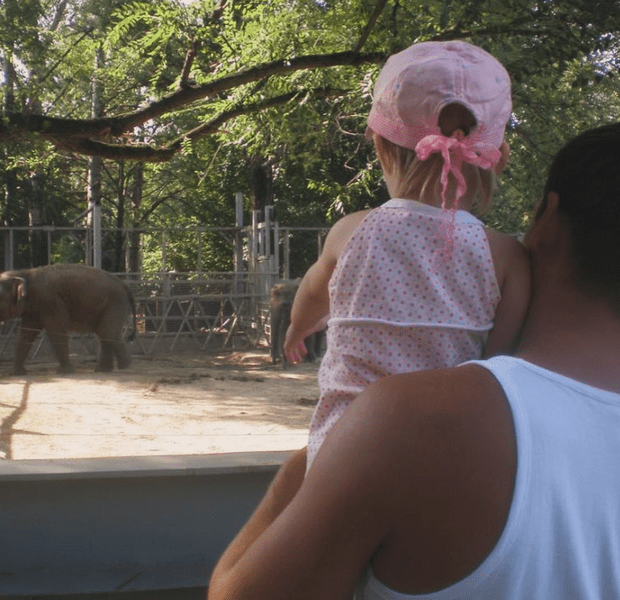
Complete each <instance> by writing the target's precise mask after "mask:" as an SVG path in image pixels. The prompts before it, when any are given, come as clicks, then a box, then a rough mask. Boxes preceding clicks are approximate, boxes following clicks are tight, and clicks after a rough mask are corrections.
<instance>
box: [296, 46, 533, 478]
mask: <svg viewBox="0 0 620 600" xmlns="http://www.w3.org/2000/svg"><path fill="white" fill-rule="evenodd" d="M510 112H511V98H510V79H509V77H508V74H507V73H506V71H505V69H504V68H503V67H502V65H501V64H500V63H499V62H498V61H497V60H496V59H495V58H493V57H492V56H491V55H490V54H488V53H487V52H485V51H484V50H482V49H480V48H477V47H476V46H472V45H471V44H468V43H466V42H426V43H420V44H414V45H413V46H411V47H410V48H408V49H406V50H404V51H402V52H400V53H398V54H395V55H394V56H392V57H390V59H389V60H388V61H387V63H386V65H385V66H384V68H383V69H382V71H381V73H380V75H379V78H378V80H377V83H376V86H375V90H374V96H373V105H372V109H371V111H370V115H369V117H368V129H367V137H370V138H371V139H372V140H373V142H374V145H375V149H376V152H377V155H378V157H379V161H380V163H381V167H382V169H383V175H384V178H385V181H386V184H387V187H388V191H389V192H390V196H391V200H389V201H388V202H387V203H385V204H383V205H382V206H380V207H378V208H376V209H374V210H370V211H361V212H358V213H354V214H351V215H348V216H346V217H344V218H343V219H341V220H340V221H338V222H337V223H336V224H335V225H334V227H333V228H332V229H331V230H330V232H329V234H328V236H327V239H326V241H325V245H324V248H323V252H322V253H321V256H320V257H319V259H318V261H317V262H316V263H315V264H314V265H312V267H310V269H309V270H308V272H307V273H306V275H305V276H304V278H303V280H302V282H301V284H300V287H299V290H298V292H297V295H296V297H295V301H294V304H293V308H292V312H291V325H290V327H289V330H288V332H287V335H286V340H285V344H284V349H285V352H286V353H287V357H288V359H289V361H290V362H293V363H295V362H299V361H300V360H301V358H302V357H303V355H304V354H305V347H304V344H303V340H304V338H305V337H306V336H307V335H309V333H311V332H313V331H316V330H318V329H320V328H322V327H323V326H324V325H325V323H327V324H328V330H327V351H326V353H325V356H324V357H323V360H322V362H321V367H320V370H319V387H320V391H321V396H320V399H319V404H318V406H317V408H316V411H315V414H314V417H313V419H312V423H311V426H310V436H309V442H308V462H307V467H308V468H310V465H311V464H312V461H313V460H314V457H315V455H316V453H317V451H318V449H319V447H320V445H321V443H322V442H323V439H324V438H325V435H326V434H327V433H328V431H329V429H330V428H331V426H332V425H333V424H334V423H335V422H336V421H337V420H338V418H339V417H340V416H341V415H342V413H343V412H344V410H345V408H346V407H347V406H348V404H349V403H350V402H351V401H352V400H353V399H354V398H355V396H356V395H357V394H358V393H359V392H361V391H362V390H363V389H364V388H365V387H366V386H367V385H368V384H369V383H371V382H373V381H375V380H377V379H378V378H380V377H383V376H385V375H390V374H395V373H403V372H408V371H415V370H420V369H437V368H443V367H450V366H455V365H458V364H460V363H462V362H464V361H467V360H472V359H479V358H481V356H482V355H483V354H485V355H487V356H490V355H494V354H500V353H507V352H510V350H511V349H512V347H513V345H514V344H515V342H516V338H517V335H518V332H519V329H520V327H521V324H522V322H523V320H524V317H525V312H526V309H527V304H528V300H529V276H530V270H529V261H528V257H527V253H526V251H525V249H524V248H523V246H522V245H521V244H520V243H519V242H518V241H517V240H515V239H514V238H511V237H510V236H507V235H504V234H501V233H498V232H496V231H492V230H489V229H486V228H485V227H484V226H483V225H482V223H481V222H480V221H479V220H478V219H477V218H476V217H474V216H472V215H471V214H470V212H469V211H470V210H472V209H474V208H475V209H477V211H478V212H479V213H481V212H485V211H487V210H488V209H489V208H490V204H491V200H492V194H493V191H494V184H495V175H496V174H499V173H501V171H502V169H503V167H504V166H505V164H506V162H507V160H508V153H509V149H508V146H507V144H506V143H505V142H504V141H503V136H504V130H505V127H506V123H507V122H508V119H509V117H510Z"/></svg>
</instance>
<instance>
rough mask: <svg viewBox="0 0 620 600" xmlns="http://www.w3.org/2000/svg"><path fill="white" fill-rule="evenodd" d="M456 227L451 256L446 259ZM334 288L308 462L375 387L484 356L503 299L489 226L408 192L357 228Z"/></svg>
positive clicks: (340, 263) (331, 287)
mask: <svg viewBox="0 0 620 600" xmlns="http://www.w3.org/2000/svg"><path fill="white" fill-rule="evenodd" d="M452 218H453V219H454V220H453V221H451V219H452ZM451 224H452V225H453V232H452V241H453V250H452V257H451V258H449V259H444V258H443V257H442V254H441V253H442V251H443V250H444V249H445V246H446V243H447V242H446V227H447V226H449V225H451ZM329 295H330V320H329V323H328V330H327V351H326V352H325V355H324V357H323V360H322V361H321V367H320V369H319V388H320V391H321V397H320V399H319V404H318V406H317V408H316V410H315V413H314V417H313V419H312V422H311V425H310V436H309V440H308V468H309V467H310V465H311V464H312V461H313V460H314V456H315V455H316V453H317V452H318V449H319V447H320V446H321V444H322V443H323V440H324V438H325V435H327V433H328V431H329V430H330V429H331V427H332V426H333V424H334V423H335V422H336V421H337V420H338V419H339V418H340V416H341V415H342V413H343V412H344V410H345V408H346V407H347V406H348V405H349V403H350V402H351V401H352V400H353V398H355V396H356V395H357V394H359V393H360V392H361V391H362V390H363V389H364V388H365V387H366V386H367V385H368V384H370V383H372V382H373V381H376V380H377V379H379V378H380V377H383V376H385V375H394V374H397V373H407V372H410V371H420V370H423V369H438V368H442V367H452V366H456V365H458V364H460V363H462V362H465V361H467V360H474V359H477V358H480V357H481V356H482V351H483V349H484V344H485V342H486V339H487V336H488V333H489V330H490V329H492V327H493V320H494V318H495V310H496V308H497V304H498V302H499V298H500V294H499V287H498V283H497V279H496V276H495V268H494V265H493V259H492V257H491V251H490V248H489V243H488V239H487V234H486V231H485V229H484V226H483V225H482V223H481V222H480V221H479V220H478V219H476V218H475V217H474V216H473V215H471V214H470V213H468V212H465V211H463V210H459V211H456V212H455V213H451V212H446V211H442V210H441V209H440V208H435V207H432V206H428V205H426V204H422V203H420V202H416V201H414V200H402V199H392V200H390V201H388V202H386V203H385V204H383V205H382V206H380V207H378V208H376V209H374V210H372V211H371V212H370V213H368V215H366V217H365V218H364V220H363V221H362V222H361V223H360V225H358V227H357V228H356V229H355V231H354V232H353V235H352V236H351V238H350V239H349V241H348V243H347V244H346V246H345V249H344V250H343V252H342V254H341V256H340V258H339V259H338V263H337V265H336V268H335V270H334V274H333V275H332V278H331V280H330V283H329Z"/></svg>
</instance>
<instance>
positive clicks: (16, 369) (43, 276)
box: [0, 264, 136, 375]
mask: <svg viewBox="0 0 620 600" xmlns="http://www.w3.org/2000/svg"><path fill="white" fill-rule="evenodd" d="M130 314H133V331H132V332H131V335H130V336H129V337H128V339H130V340H131V339H133V338H134V337H135V333H136V308H135V301H134V298H133V295H132V293H131V291H130V289H129V288H128V287H127V286H126V285H125V284H124V283H123V282H122V281H121V280H120V279H118V278H117V277H115V276H114V275H112V274H111V273H108V272H107V271H103V270H101V269H97V268H95V267H88V266H86V265H81V264H55V265H48V266H46V267H37V268H33V269H24V270H19V271H5V272H4V273H2V274H0V322H2V321H6V320H8V319H14V318H18V317H21V323H20V325H19V329H18V332H17V340H16V343H15V357H14V360H13V369H12V374H13V375H23V374H25V373H26V370H25V368H24V363H25V362H26V359H27V357H28V352H29V350H30V347H31V345H32V342H33V341H34V340H35V338H36V337H37V336H38V335H39V333H41V331H42V330H43V329H45V331H46V332H47V335H48V338H49V340H50V342H51V345H52V348H53V350H54V354H55V356H56V359H57V360H58V362H59V363H60V369H59V371H60V372H61V373H71V372H72V371H73V367H72V365H71V363H70V361H69V339H68V335H67V334H68V332H70V331H74V332H93V333H95V334H97V336H98V338H99V342H100V346H101V348H100V352H99V359H98V361H97V364H96V367H95V371H111V370H112V369H113V368H114V358H116V363H117V366H118V368H119V369H125V368H127V367H128V366H129V365H130V364H131V354H130V353H129V351H128V349H127V347H126V345H125V342H124V340H123V328H124V326H125V322H126V320H127V317H128V316H129V315H130Z"/></svg>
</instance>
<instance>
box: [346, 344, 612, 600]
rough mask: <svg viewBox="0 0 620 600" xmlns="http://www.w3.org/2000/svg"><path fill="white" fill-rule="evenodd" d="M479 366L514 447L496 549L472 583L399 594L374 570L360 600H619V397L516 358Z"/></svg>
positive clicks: (365, 581) (471, 577) (361, 589)
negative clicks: (492, 384) (505, 406)
mask: <svg viewBox="0 0 620 600" xmlns="http://www.w3.org/2000/svg"><path fill="white" fill-rule="evenodd" d="M476 364H479V365H481V366H483V367H485V368H486V369H488V370H489V371H491V373H493V375H494V376H495V377H496V378H497V380H498V381H499V383H500V384H501V386H502V388H503V389H504V392H505V394H506V398H507V399H508V403H509V405H510V409H511V411H512V417H513V420H514V425H515V433H516V440H517V473H516V482H515V490H514V495H513V499H512V504H511V507H510V511H509V515H508V520H507V523H506V527H505V529H504V531H503V533H502V535H501V537H500V539H499V541H498V543H497V545H496V546H495V548H494V549H493V550H492V552H491V554H490V555H489V556H488V557H487V559H486V560H485V561H484V562H483V563H482V564H481V565H480V566H479V567H478V568H477V569H476V570H475V571H474V572H473V573H471V574H470V575H469V576H468V577H466V578H465V579H463V580H461V581H460V582H458V583H456V584H454V585H452V586H450V587H448V588H446V589H444V590H441V591H437V592H435V593H432V594H422V595H408V594H400V593H397V592H395V591H393V590H390V589H389V588H387V587H386V586H384V585H383V584H382V583H381V582H380V581H378V580H377V579H376V578H375V577H374V576H373V574H372V572H371V570H370V569H369V570H368V571H367V573H366V576H365V578H364V579H363V581H361V582H360V583H359V585H358V588H357V592H356V595H355V600H457V599H458V600H465V599H467V600H481V599H484V600H612V599H613V600H617V599H618V598H620V466H619V464H618V463H619V461H620V394H615V393H612V392H607V391H604V390H599V389H596V388H593V387H591V386H589V385H585V384H583V383H580V382H577V381H574V380H572V379H569V378H567V377H563V376H561V375H557V374H556V373H553V372H551V371H547V370H545V369H542V368H540V367H537V366H535V365H532V364H530V363H528V362H525V361H523V360H520V359H517V358H512V357H505V356H503V357H495V358H493V359H491V360H488V361H484V362H482V361H479V362H478V361H477V362H476ZM417 566H418V567H421V568H423V565H417Z"/></svg>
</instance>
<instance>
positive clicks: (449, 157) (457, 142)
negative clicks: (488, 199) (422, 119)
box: [415, 135, 502, 209]
mask: <svg viewBox="0 0 620 600" xmlns="http://www.w3.org/2000/svg"><path fill="white" fill-rule="evenodd" d="M433 152H441V155H442V156H443V167H442V169H441V184H442V192H441V200H442V201H441V207H442V208H444V209H445V208H446V190H447V189H448V173H450V171H452V174H453V175H454V177H456V196H455V198H454V204H453V206H452V208H453V209H457V208H458V203H459V198H460V197H461V196H462V195H463V194H464V193H465V191H466V190H467V184H466V183H465V177H463V173H462V172H461V165H462V163H463V161H465V162H468V163H470V164H472V165H476V166H478V167H481V168H482V169H491V168H493V167H494V166H495V165H496V164H497V163H498V162H499V161H500V160H501V158H502V153H501V152H500V150H499V149H498V148H495V147H494V146H492V145H490V144H483V143H472V142H471V141H470V140H469V139H468V138H466V137H465V138H463V137H462V136H461V135H458V136H452V137H446V136H444V135H427V136H426V137H423V138H422V139H421V140H420V141H419V142H418V143H417V144H416V147H415V153H416V155H417V156H418V158H419V159H420V160H426V159H427V158H428V157H429V155H430V154H432V153H433Z"/></svg>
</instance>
